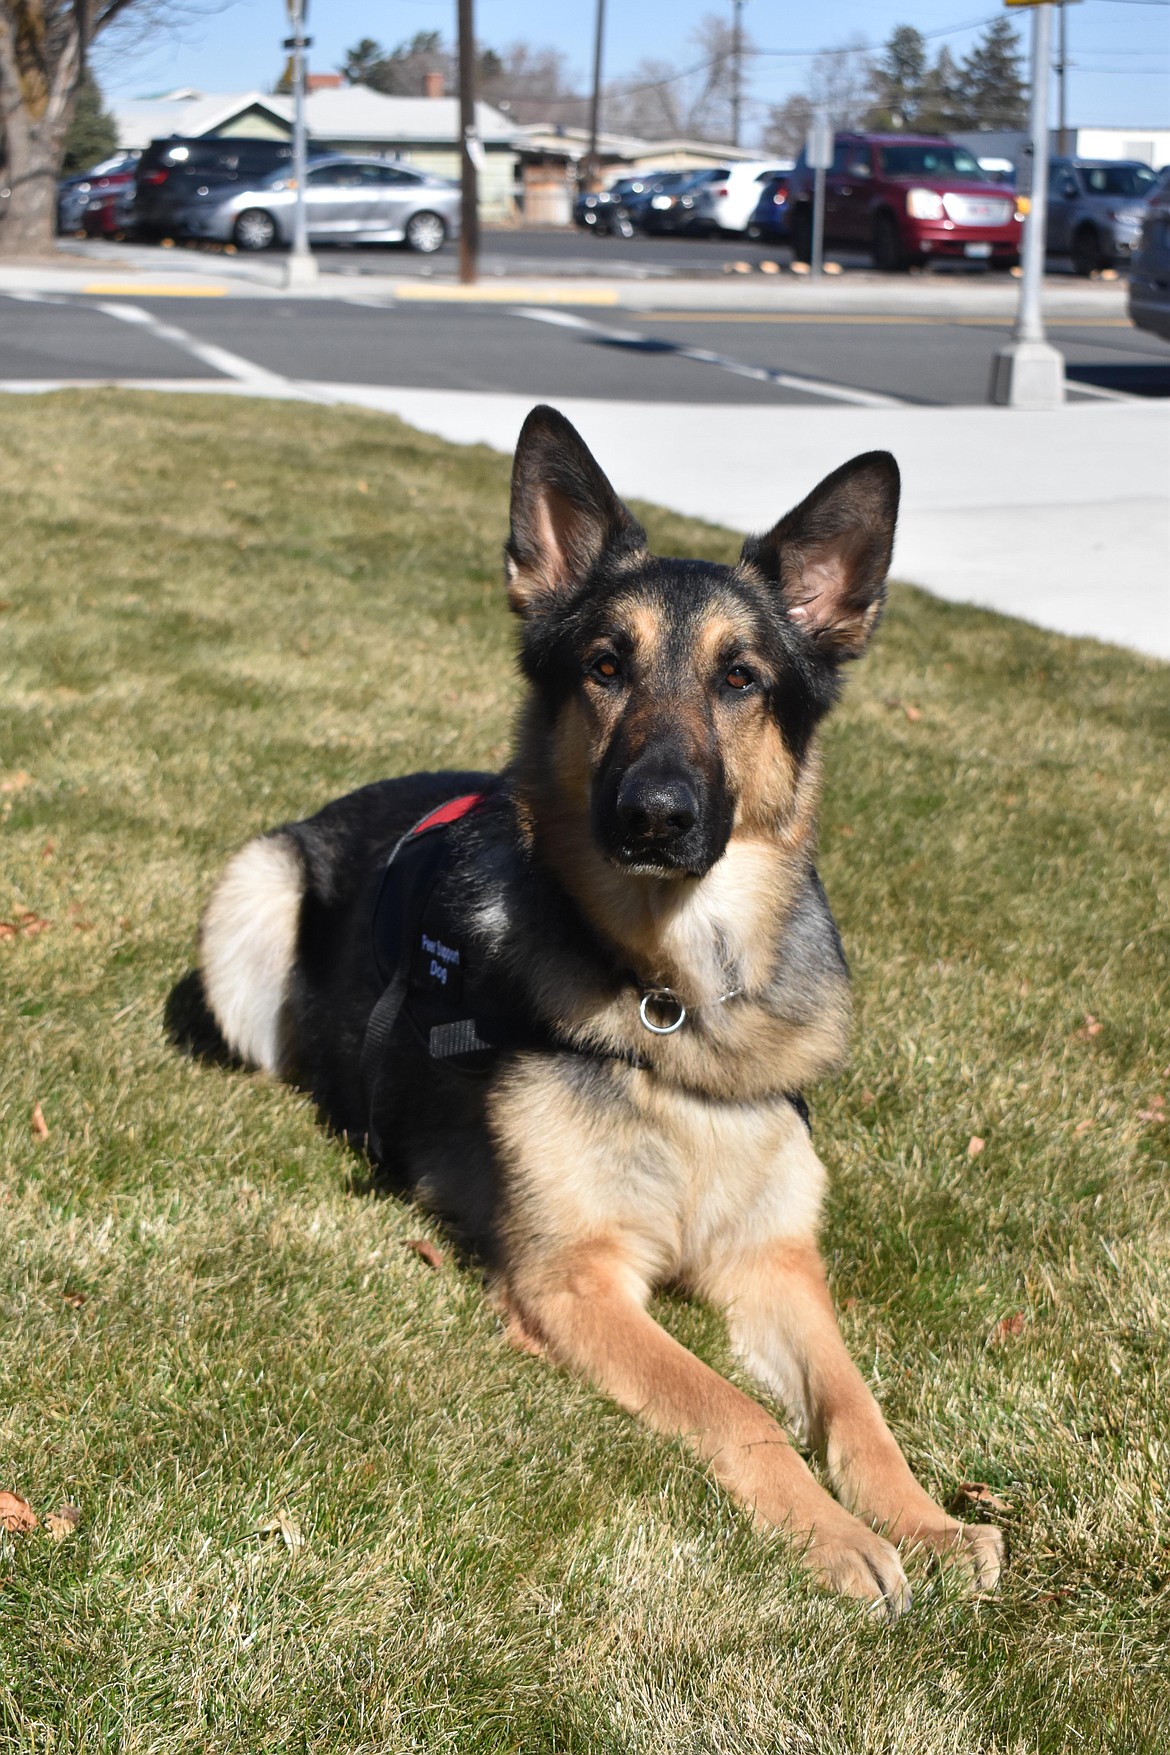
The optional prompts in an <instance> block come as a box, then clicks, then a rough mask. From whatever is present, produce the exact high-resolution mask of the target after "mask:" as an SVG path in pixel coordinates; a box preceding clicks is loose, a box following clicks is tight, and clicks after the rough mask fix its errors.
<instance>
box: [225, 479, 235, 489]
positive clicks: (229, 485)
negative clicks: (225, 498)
mask: <svg viewBox="0 0 1170 1755" xmlns="http://www.w3.org/2000/svg"><path fill="white" fill-rule="evenodd" d="M223 485H224V487H225V488H234V487H235V485H236V484H235V482H234V481H225V482H224V484H223Z"/></svg>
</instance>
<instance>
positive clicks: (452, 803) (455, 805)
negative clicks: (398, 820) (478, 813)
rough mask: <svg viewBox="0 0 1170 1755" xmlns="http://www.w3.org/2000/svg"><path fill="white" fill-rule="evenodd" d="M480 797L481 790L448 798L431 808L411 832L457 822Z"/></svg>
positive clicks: (416, 832) (415, 832)
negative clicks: (428, 814) (436, 807)
mask: <svg viewBox="0 0 1170 1755" xmlns="http://www.w3.org/2000/svg"><path fill="white" fill-rule="evenodd" d="M482 797H483V793H482V792H465V793H464V794H463V796H462V797H461V798H451V799H448V801H447V803H446V804H441V805H440V806H439V808H438V809H437V810H433V811H432V812H431V814H430V816H429V817H424V818H423V820H422V822H421V823H416V824H415V825H414V828H413V829H412V830H411V831H410V832H411V834H412V835H421V834H422V832H423V830H424V829H437V828H438V827H439V825H440V824H442V823H457V822H458V821H459V818H460V817H465V816H466V815H467V813H468V811H469V810H474V809H475V806H476V805H477V804H478V803H479V801H480V799H481V798H482Z"/></svg>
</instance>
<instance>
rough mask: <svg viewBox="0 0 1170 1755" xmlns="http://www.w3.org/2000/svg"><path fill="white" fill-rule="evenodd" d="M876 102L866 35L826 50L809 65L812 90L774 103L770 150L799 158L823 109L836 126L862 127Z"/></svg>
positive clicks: (767, 132)
mask: <svg viewBox="0 0 1170 1755" xmlns="http://www.w3.org/2000/svg"><path fill="white" fill-rule="evenodd" d="M872 102H873V69H872V65H871V63H870V59H869V53H868V51H867V49H866V46H865V40H864V38H862V37H853V38H851V40H850V41H849V42H847V43H844V44H842V46H841V48H839V49H826V50H825V51H824V53H823V54H820V55H817V56H816V58H815V59H814V61H813V63H812V66H811V67H810V68H809V81H808V90H807V91H806V92H797V93H794V95H793V96H792V97H789V98H786V99H785V101H784V102H783V103H782V104H773V105H772V107H771V109H770V110H769V112H768V119H767V121H766V123H765V124H764V144H765V146H766V147H767V149H768V151H769V152H775V153H779V154H781V155H783V156H789V157H793V158H794V157H795V156H796V154H797V153H798V152H799V151H800V149H801V147H802V146H803V145H804V142H805V137H806V135H807V134H808V130H809V128H810V126H811V124H812V120H813V117H814V116H815V115H816V114H817V112H818V111H820V110H823V111H824V113H825V114H826V115H827V116H828V118H829V125H830V127H832V128H834V129H848V128H858V127H860V126H861V122H862V118H863V117H864V115H865V113H866V111H867V110H868V108H869V106H870V104H871V103H872Z"/></svg>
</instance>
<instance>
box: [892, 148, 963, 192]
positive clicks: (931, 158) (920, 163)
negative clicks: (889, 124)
mask: <svg viewBox="0 0 1170 1755" xmlns="http://www.w3.org/2000/svg"><path fill="white" fill-rule="evenodd" d="M878 158H879V160H880V161H881V167H882V170H883V171H884V172H885V173H886V175H887V177H966V178H968V179H969V181H971V182H972V183H984V182H986V181H987V179H986V177H985V176H984V175H983V172H982V171H981V170H980V169H979V164H978V161H977V160H976V159H974V158H972V156H971V154H970V153H969V152H967V151H965V150H964V148H963V147H961V146H879V147H878Z"/></svg>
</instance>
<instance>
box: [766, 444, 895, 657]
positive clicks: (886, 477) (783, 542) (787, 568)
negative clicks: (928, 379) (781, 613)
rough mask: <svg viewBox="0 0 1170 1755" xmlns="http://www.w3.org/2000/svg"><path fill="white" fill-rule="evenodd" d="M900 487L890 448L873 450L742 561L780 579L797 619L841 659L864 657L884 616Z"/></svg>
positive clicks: (824, 485) (829, 480) (838, 473)
mask: <svg viewBox="0 0 1170 1755" xmlns="http://www.w3.org/2000/svg"><path fill="white" fill-rule="evenodd" d="M898 485H899V478H898V465H897V464H896V463H895V462H894V459H893V458H892V457H891V456H890V453H889V452H888V451H867V452H866V453H865V454H864V456H861V457H854V458H853V460H852V462H850V463H844V464H842V466H841V468H840V469H835V470H834V471H833V473H832V475H827V476H826V477H825V479H824V481H823V482H821V484H820V486H819V487H815V488H814V489H813V491H812V493H811V494H809V496H808V498H807V499H806V500H802V501H801V503H800V505H799V506H797V507H795V508H794V509H793V510H792V511H791V512H789V513H788V515H787V517H784V518H781V520H780V522H779V524H777V525H775V526H773V528H772V529H771V530H769V532H768V534H767V535H766V536H750V537H749V538H748V540H747V541H746V542H745V543H744V545H743V555H742V557H741V558H742V560H743V562H744V563H746V564H747V565H749V566H751V567H754V568H755V569H756V571H757V572H760V573H762V574H763V575H764V577H765V578H766V579H770V580H772V581H774V583H775V584H777V585H779V587H780V590H781V592H782V594H783V597H784V606H785V609H786V610H787V612H788V615H789V618H790V620H792V621H793V622H795V623H796V624H797V626H798V627H802V628H803V629H804V630H805V631H806V633H808V634H811V636H812V638H813V639H814V640H815V641H816V643H817V645H818V646H819V647H820V649H821V651H822V652H824V654H825V655H826V657H828V658H831V659H833V660H834V661H838V660H841V659H844V658H858V657H860V655H861V653H862V652H863V651H864V650H865V647H866V644H867V642H868V640H869V636H870V634H871V633H872V632H873V629H874V625H875V624H876V622H877V619H878V616H879V615H880V614H881V609H882V604H883V603H884V602H885V597H886V573H887V572H888V570H889V565H890V557H891V555H892V554H893V551H894V526H895V524H896V523H897V519H898Z"/></svg>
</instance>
